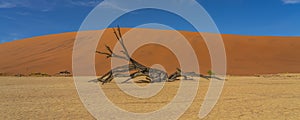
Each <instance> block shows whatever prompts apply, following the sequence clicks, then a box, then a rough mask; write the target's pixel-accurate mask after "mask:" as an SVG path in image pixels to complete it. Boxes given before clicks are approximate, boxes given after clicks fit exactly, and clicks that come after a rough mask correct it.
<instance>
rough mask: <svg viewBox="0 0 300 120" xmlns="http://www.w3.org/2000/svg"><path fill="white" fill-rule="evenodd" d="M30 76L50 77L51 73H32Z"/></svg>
mask: <svg viewBox="0 0 300 120" xmlns="http://www.w3.org/2000/svg"><path fill="white" fill-rule="evenodd" d="M29 76H34V77H50V76H51V75H49V74H47V73H39V72H37V73H30V74H29Z"/></svg>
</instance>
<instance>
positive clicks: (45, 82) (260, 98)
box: [0, 74, 300, 120]
mask: <svg viewBox="0 0 300 120" xmlns="http://www.w3.org/2000/svg"><path fill="white" fill-rule="evenodd" d="M189 82H190V81H189ZM179 83H180V82H178V81H176V82H170V83H166V84H165V86H164V88H163V89H162V90H161V91H160V92H159V93H158V94H157V95H155V96H153V97H151V98H148V99H138V98H135V97H132V96H129V95H127V94H124V93H123V92H122V91H121V90H120V89H119V88H118V86H117V85H116V84H115V83H109V84H106V85H104V86H103V85H99V86H100V87H101V88H102V89H103V91H104V92H105V94H106V96H107V97H108V98H109V99H110V100H111V101H112V102H113V103H114V104H115V105H117V106H118V107H120V108H122V109H124V110H127V111H131V112H137V113H145V112H151V111H155V110H157V109H159V108H162V107H163V106H165V105H167V104H168V103H169V102H170V101H171V100H172V99H173V98H174V96H175V95H176V93H177V90H178V87H179ZM191 83H193V81H192V82H191ZM194 83H196V82H194ZM137 85H140V86H144V85H147V84H145V83H137ZM208 85H209V81H207V80H204V79H201V80H200V82H199V89H198V92H197V96H196V98H195V99H194V102H193V103H192V104H191V106H190V107H189V108H188V110H187V111H186V112H185V113H184V114H183V115H182V116H181V117H180V119H199V118H198V113H199V109H200V106H201V104H202V102H203V100H204V96H205V93H206V91H207V88H208ZM120 98H121V99H120ZM0 103H1V104H0V119H2V120H9V119H94V118H93V116H92V115H90V114H89V112H88V111H87V110H86V109H85V107H84V106H83V104H82V103H81V101H80V99H79V96H78V94H77V92H76V88H75V85H74V81H73V78H71V77H0ZM299 118H300V74H281V75H261V76H228V80H227V81H226V82H225V85H224V89H223V92H222V95H221V97H220V99H219V101H218V103H217V104H216V106H215V107H214V109H213V110H212V112H211V113H210V114H209V115H208V116H207V117H206V118H204V119H207V120H210V119H213V120H214V119H230V120H231V119H262V120H263V119H290V120H293V119H299Z"/></svg>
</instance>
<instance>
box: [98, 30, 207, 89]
mask: <svg viewBox="0 0 300 120" xmlns="http://www.w3.org/2000/svg"><path fill="white" fill-rule="evenodd" d="M113 32H114V35H115V37H116V39H117V40H118V42H119V43H120V44H121V46H122V49H123V50H122V51H121V53H123V55H118V54H116V53H114V52H113V51H112V50H111V48H110V47H109V46H107V45H105V47H106V49H107V52H101V51H96V53H98V54H102V55H106V57H107V58H113V57H114V58H119V59H123V60H126V61H129V64H128V65H123V66H119V67H116V68H113V69H112V70H110V71H109V72H107V73H106V74H104V75H103V76H102V77H100V78H98V81H100V82H102V84H105V83H108V82H111V81H112V80H113V79H114V77H115V76H124V74H122V73H125V72H132V73H131V74H130V75H129V76H128V77H130V78H129V79H128V80H126V81H124V82H127V81H129V80H131V79H133V78H136V77H139V76H145V77H146V79H147V80H148V82H171V81H175V80H179V77H183V78H184V79H189V77H191V76H197V77H202V78H206V79H209V78H211V76H205V75H202V74H196V73H194V72H187V73H183V72H182V71H181V70H180V69H179V68H177V71H176V72H174V73H173V74H171V75H170V76H168V74H167V73H166V72H164V71H162V70H159V69H154V68H150V67H147V66H145V65H143V64H141V63H139V62H137V61H136V60H134V59H133V58H131V57H130V55H129V53H128V50H127V48H126V46H125V44H124V39H123V37H122V34H121V29H120V27H119V26H117V30H116V29H115V28H113Z"/></svg>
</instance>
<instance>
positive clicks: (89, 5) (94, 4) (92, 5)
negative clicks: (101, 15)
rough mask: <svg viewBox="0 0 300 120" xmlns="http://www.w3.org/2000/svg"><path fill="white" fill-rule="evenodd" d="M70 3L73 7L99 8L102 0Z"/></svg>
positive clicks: (75, 0)
mask: <svg viewBox="0 0 300 120" xmlns="http://www.w3.org/2000/svg"><path fill="white" fill-rule="evenodd" d="M69 2H70V3H71V4H72V5H77V6H85V7H94V6H97V5H98V4H99V3H100V2H101V1H100V0H70V1H69Z"/></svg>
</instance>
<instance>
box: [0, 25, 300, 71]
mask: <svg viewBox="0 0 300 120" xmlns="http://www.w3.org/2000/svg"><path fill="white" fill-rule="evenodd" d="M128 30H130V29H128V28H126V29H125V28H124V29H122V31H123V33H125V32H126V31H128ZM139 31H143V33H145V34H143V35H141V34H137V35H136V36H135V37H134V38H133V39H131V41H138V40H140V39H149V38H152V39H162V40H167V41H171V40H176V39H177V38H176V37H175V38H173V37H172V36H174V34H176V32H175V31H169V30H153V29H139ZM179 32H180V33H181V34H182V35H183V36H184V37H186V38H187V40H188V41H189V42H190V43H191V45H192V47H193V48H194V50H195V52H196V54H197V57H198V58H199V66H200V68H201V70H200V72H201V73H207V71H208V70H210V55H209V53H208V49H207V46H206V45H205V42H204V40H203V38H202V37H201V36H200V35H199V34H198V33H195V32H186V31H179ZM92 33H95V34H97V31H90V32H86V35H84V36H83V37H81V38H79V39H80V40H82V41H84V40H89V39H91V38H90V37H89V35H91V34H92ZM76 34H77V33H75V32H72V33H62V34H54V35H47V36H40V37H33V38H28V39H24V40H17V41H13V42H8V43H3V44H0V58H1V59H0V65H1V66H0V73H6V74H10V75H14V74H30V73H34V72H41V73H47V74H50V75H53V74H56V73H58V72H60V71H64V70H68V71H70V72H72V49H73V44H74V40H75V37H76ZM222 37H223V41H224V44H225V49H226V54H227V72H228V74H230V75H254V74H270V73H300V69H299V66H300V56H299V55H300V51H299V50H298V49H299V48H300V37H269V36H239V35H222ZM126 41H128V40H126V39H125V42H126ZM104 44H107V45H109V46H113V45H115V44H116V40H115V38H114V35H113V32H112V30H111V29H107V30H106V31H105V34H104V36H103V37H102V38H101V42H100V43H99V45H98V50H104V48H105V47H104ZM127 44H133V45H134V43H127ZM87 47H89V46H87ZM178 49H180V47H178ZM83 54H86V53H83ZM187 54H189V53H187ZM161 56H164V57H161ZM133 58H134V59H136V60H137V61H139V62H140V63H143V64H145V65H153V64H157V63H158V64H161V65H163V66H164V67H165V69H166V70H167V71H168V72H174V71H175V68H176V67H178V66H176V65H177V64H178V61H177V60H176V57H175V56H174V54H172V52H170V51H169V50H168V49H166V48H165V47H162V46H159V45H154V44H149V45H146V46H142V47H141V48H139V49H138V50H137V51H135V52H134V53H133ZM109 67H110V64H109V59H106V57H105V56H103V55H102V56H101V55H96V69H97V73H98V74H99V75H101V74H103V73H105V72H107V71H108V70H109Z"/></svg>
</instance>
